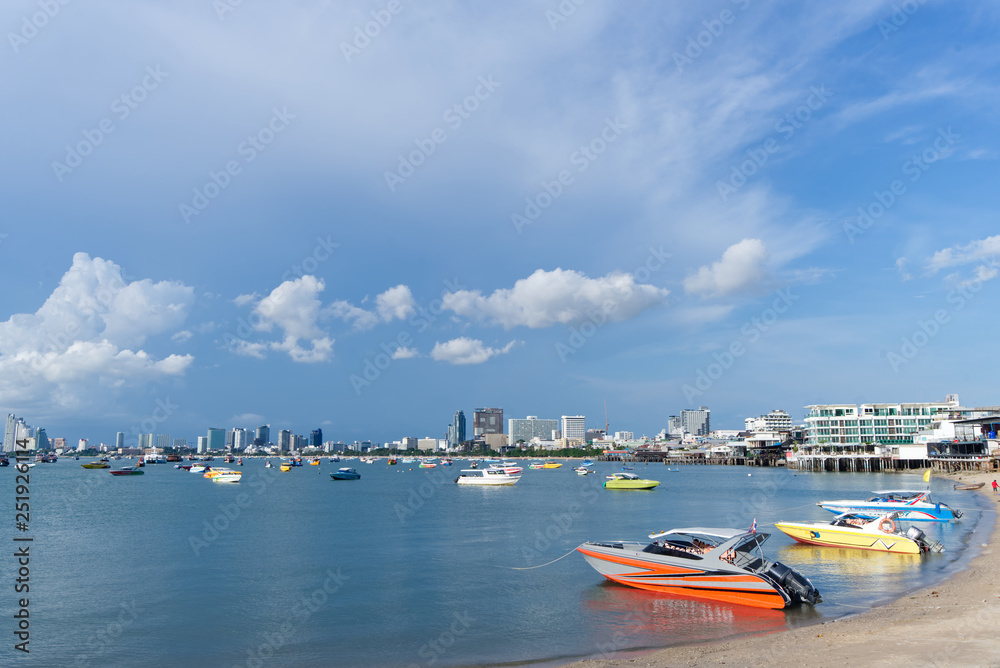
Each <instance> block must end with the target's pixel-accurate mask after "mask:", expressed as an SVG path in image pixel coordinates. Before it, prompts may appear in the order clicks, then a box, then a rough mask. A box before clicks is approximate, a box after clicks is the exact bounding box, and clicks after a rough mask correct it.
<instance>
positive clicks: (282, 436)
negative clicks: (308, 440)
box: [278, 429, 292, 452]
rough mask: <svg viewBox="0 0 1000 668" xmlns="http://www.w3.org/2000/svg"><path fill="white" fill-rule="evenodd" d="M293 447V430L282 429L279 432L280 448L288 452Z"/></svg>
mask: <svg viewBox="0 0 1000 668" xmlns="http://www.w3.org/2000/svg"><path fill="white" fill-rule="evenodd" d="M291 449H292V432H290V431H288V430H287V429H282V430H281V431H279V432H278V450H280V451H281V452H288V451H289V450H291Z"/></svg>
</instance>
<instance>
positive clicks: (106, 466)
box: [80, 462, 111, 469]
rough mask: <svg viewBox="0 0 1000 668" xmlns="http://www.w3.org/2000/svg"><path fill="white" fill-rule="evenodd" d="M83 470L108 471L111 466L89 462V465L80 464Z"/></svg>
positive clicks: (105, 463)
mask: <svg viewBox="0 0 1000 668" xmlns="http://www.w3.org/2000/svg"><path fill="white" fill-rule="evenodd" d="M80 466H82V467H83V468H85V469H109V468H111V465H110V464H108V463H107V462H90V463H89V464H80Z"/></svg>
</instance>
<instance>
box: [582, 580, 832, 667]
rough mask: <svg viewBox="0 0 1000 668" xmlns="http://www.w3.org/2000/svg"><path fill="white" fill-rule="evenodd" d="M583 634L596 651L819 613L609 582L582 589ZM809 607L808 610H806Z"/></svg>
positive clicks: (730, 632)
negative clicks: (683, 595)
mask: <svg viewBox="0 0 1000 668" xmlns="http://www.w3.org/2000/svg"><path fill="white" fill-rule="evenodd" d="M580 599H581V605H582V608H583V611H584V613H585V614H584V615H583V617H584V619H585V620H586V623H587V624H588V625H589V627H590V628H589V632H588V638H589V639H590V641H591V643H592V644H593V649H594V650H595V652H596V653H599V654H608V653H610V652H613V651H623V650H628V649H639V648H645V647H662V646H666V645H672V644H677V643H690V642H700V641H708V640H718V639H721V638H727V637H732V636H738V635H744V634H758V633H770V632H774V631H780V630H782V629H785V628H786V627H787V626H789V622H790V619H789V613H791V614H792V615H793V617H794V618H795V621H794V625H798V624H800V623H803V620H804V618H803V614H805V615H806V617H808V616H809V615H810V614H811V615H812V616H813V617H815V618H818V613H815V612H813V611H812V606H803V607H802V608H801V609H798V608H795V609H791V610H789V611H788V612H786V611H784V610H767V609H763V608H752V607H748V606H742V605H733V604H729V603H723V602H717V601H706V600H700V599H689V598H684V597H681V596H675V595H671V594H666V593H662V592H651V591H645V590H642V589H635V588H633V587H626V586H623V585H619V584H615V583H613V582H605V583H602V584H600V585H595V586H593V587H588V588H586V589H584V590H583V591H582V592H581V597H580ZM807 609H808V611H807Z"/></svg>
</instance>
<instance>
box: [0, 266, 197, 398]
mask: <svg viewBox="0 0 1000 668" xmlns="http://www.w3.org/2000/svg"><path fill="white" fill-rule="evenodd" d="M193 301H194V291H193V289H192V288H191V287H189V286H186V285H183V284H181V283H178V282H174V281H161V282H159V283H153V282H152V281H150V280H148V279H145V280H139V281H132V282H129V281H128V280H126V279H125V278H123V276H122V271H121V268H120V267H119V266H118V265H116V264H115V263H113V262H110V261H108V260H104V259H101V258H91V257H90V256H89V255H87V254H86V253H77V254H75V255H74V256H73V264H72V266H71V267H70V269H69V270H68V271H67V272H66V273H65V274H64V275H63V277H62V279H60V281H59V285H58V286H57V287H56V289H55V290H54V291H53V292H52V294H51V295H50V296H49V298H48V299H47V300H46V301H45V303H44V304H42V306H41V307H40V308H39V309H38V310H37V311H36V312H35V313H33V314H26V313H19V314H15V315H13V316H11V318H10V319H9V320H7V321H6V322H0V402H2V403H5V404H7V405H12V406H13V405H17V406H29V405H42V404H45V405H47V406H49V407H53V408H58V409H59V410H61V411H64V412H71V411H74V410H83V409H85V408H87V407H91V408H93V407H94V406H96V405H97V404H99V403H100V401H101V398H102V393H101V392H100V391H95V390H99V389H107V388H111V389H116V388H125V387H131V386H136V385H138V384H141V383H146V382H149V381H156V380H162V379H164V378H168V377H172V376H179V375H182V374H183V373H184V372H185V370H186V369H187V368H188V366H190V364H191V362H192V361H193V360H194V358H193V357H192V356H191V355H168V356H167V357H166V358H164V359H161V360H157V359H156V358H155V357H153V356H152V355H150V354H149V353H147V352H146V351H144V350H133V348H136V347H138V346H140V345H142V344H143V343H144V342H145V341H146V339H147V338H149V337H150V336H154V335H158V334H163V333H166V332H170V331H171V330H173V329H176V328H177V327H179V326H180V325H181V324H182V323H183V321H184V319H185V318H186V317H187V313H188V310H189V309H190V307H191V305H192V303H193ZM174 337H175V339H176V338H180V339H183V338H184V335H183V332H177V333H175V334H174Z"/></svg>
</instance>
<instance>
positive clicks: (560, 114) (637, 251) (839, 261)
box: [0, 0, 1000, 443]
mask: <svg viewBox="0 0 1000 668" xmlns="http://www.w3.org/2000/svg"><path fill="white" fill-rule="evenodd" d="M74 6H75V5H74ZM394 7H396V5H394ZM567 7H569V8H571V9H572V10H573V11H572V12H569V13H567V11H566V8H567ZM901 7H902V5H899V3H897V2H894V1H893V0H886V1H874V2H860V1H849V2H845V3H837V4H835V5H833V4H822V3H807V4H804V5H768V4H763V3H751V2H749V0H713V1H712V2H709V3H697V4H694V3H687V4H685V3H668V4H662V3H661V4H656V3H645V4H640V5H620V4H617V3H608V2H603V1H602V0H590V1H588V2H587V3H584V4H576V3H569V4H566V3H564V4H563V5H558V4H557V3H553V4H552V5H551V6H549V5H538V4H537V3H533V2H523V1H515V2H512V3H504V4H503V5H501V6H483V7H475V8H464V7H461V6H458V5H453V4H448V3H438V2H434V1H433V0H431V1H429V2H421V3H409V2H403V3H400V4H399V5H398V8H399V9H400V11H399V12H398V13H396V14H391V17H392V18H391V21H390V22H388V23H386V22H385V21H383V22H382V23H379V22H378V21H376V19H375V18H373V12H374V16H383V14H379V13H378V12H379V11H380V8H379V7H376V6H374V5H373V6H370V7H369V6H360V5H351V4H346V3H333V4H329V5H327V4H321V5H316V6H311V5H310V6H298V5H296V6H288V7H283V6H256V5H253V4H252V3H243V4H241V5H239V6H236V5H233V6H232V7H230V9H232V10H233V11H231V12H224V13H222V14H219V13H217V11H215V10H213V9H212V7H210V6H208V5H205V6H198V7H195V6H193V5H191V6H188V5H178V6H165V7H161V6H155V7H154V6H153V5H148V4H147V3H144V2H140V3H135V4H130V5H128V6H125V7H119V6H118V5H111V4H109V3H105V2H97V3H91V4H88V6H87V8H78V9H71V8H66V9H65V11H63V10H60V11H59V13H58V14H56V15H54V16H51V17H50V16H49V15H47V14H45V13H44V12H42V13H39V12H41V10H40V9H39V8H38V6H36V5H21V4H17V3H15V4H11V5H5V6H4V8H3V9H2V10H0V15H2V20H3V22H4V25H7V26H8V31H7V34H8V40H7V47H6V48H7V49H8V50H7V52H6V57H7V58H8V59H9V61H8V67H6V68H4V70H3V71H4V74H3V80H4V83H5V84H7V86H6V89H7V90H8V91H10V94H9V96H8V98H9V104H7V105H5V106H4V107H3V108H2V109H0V119H2V120H3V122H4V126H5V127H8V128H16V129H17V132H16V136H12V138H11V140H10V141H9V142H8V145H7V147H6V148H7V150H6V151H5V154H4V159H3V160H2V162H0V169H2V175H3V178H4V183H5V216H4V219H3V221H2V222H0V272H2V276H3V284H4V287H5V290H4V291H3V292H2V294H0V411H6V412H7V413H14V414H16V415H18V416H25V417H26V419H27V420H28V421H29V422H30V423H31V424H37V425H43V426H44V427H45V428H46V430H47V433H48V434H49V437H50V438H52V437H54V436H61V437H65V438H66V439H67V441H68V442H69V443H76V442H77V440H78V439H79V438H89V439H90V442H92V443H94V442H101V441H104V442H108V443H111V442H114V439H115V434H116V432H118V431H123V432H125V433H126V434H132V433H133V432H134V431H143V432H148V431H151V430H146V429H143V428H142V425H144V424H150V423H152V424H154V425H163V426H164V428H165V429H166V425H170V427H169V431H170V432H171V433H179V434H185V435H186V438H188V439H189V443H193V442H196V441H192V440H191V439H192V438H193V437H195V436H197V435H200V434H205V433H206V430H207V428H208V427H210V426H216V427H220V428H223V427H225V428H227V429H228V428H229V427H230V426H242V427H246V428H250V429H252V428H255V427H256V426H259V425H260V424H265V423H270V424H272V425H274V426H275V428H276V432H275V433H277V430H278V429H281V428H291V427H295V428H302V429H305V436H307V437H308V436H309V433H310V430H312V429H322V431H323V433H324V434H327V435H330V436H331V437H333V438H336V439H338V440H343V441H345V442H351V441H355V440H359V441H360V440H374V441H378V442H386V441H389V440H393V439H396V438H400V437H402V435H407V434H412V435H415V436H424V435H431V436H433V437H435V438H441V437H442V435H443V434H444V432H445V430H446V429H447V426H448V424H449V422H450V421H451V420H452V419H453V414H454V412H455V411H456V410H457V408H458V407H462V410H464V411H465V412H466V415H467V416H468V418H469V426H468V430H469V432H470V433H471V432H472V429H473V426H472V422H473V419H474V418H473V416H474V409H475V408H477V407H483V406H500V407H503V409H504V411H505V414H506V415H507V416H527V415H536V416H556V417H558V416H561V415H587V416H593V418H592V421H593V424H591V425H588V426H590V427H603V426H604V423H605V417H604V416H605V406H606V407H607V421H608V422H609V423H610V425H611V431H612V432H613V431H616V430H628V431H632V432H635V433H636V434H643V433H645V434H647V435H653V434H655V433H657V432H659V431H660V430H662V429H664V428H666V427H667V426H668V418H669V417H670V416H671V415H679V414H680V411H681V410H684V409H696V408H697V407H698V406H702V405H704V406H709V407H711V412H712V415H711V421H712V425H713V426H715V425H718V426H719V427H723V428H725V427H730V428H737V429H738V428H739V427H740V425H741V424H743V420H744V419H745V418H747V417H749V416H757V415H762V414H765V413H767V411H769V410H772V409H773V408H774V407H775V406H780V407H783V408H784V409H785V410H787V411H788V412H789V414H790V415H791V416H792V418H793V420H794V421H796V422H799V421H801V420H802V418H803V413H804V407H806V406H810V405H816V404H822V403H825V402H832V401H847V402H855V403H864V402H869V401H897V400H898V401H911V402H932V401H940V400H941V399H942V398H943V396H944V393H945V391H947V392H957V393H959V394H960V395H961V396H962V398H963V400H964V401H965V403H967V404H968V405H973V406H974V405H989V404H993V403H996V401H995V399H994V398H993V389H992V387H991V386H990V385H989V379H990V378H991V377H992V375H994V374H991V373H990V372H989V369H990V368H992V367H993V365H994V364H995V362H990V361H989V357H988V356H984V355H983V354H982V352H983V351H986V350H989V349H991V348H990V346H991V345H992V344H993V341H992V338H991V331H990V328H989V327H984V326H982V323H983V321H984V319H985V320H986V321H987V322H989V315H990V313H991V309H990V305H991V304H993V303H995V301H996V294H997V293H996V290H997V285H998V283H1000V282H998V281H997V280H995V279H996V278H997V277H998V276H1000V235H998V234H997V232H996V224H995V220H994V218H995V211H996V209H997V199H998V198H1000V194H998V193H997V189H996V188H995V187H994V181H995V178H994V173H995V171H996V164H997V160H998V158H1000V148H998V147H997V137H998V136H1000V133H998V132H997V129H998V128H997V126H998V121H997V119H996V118H995V114H994V112H993V109H995V108H996V104H995V98H996V97H997V87H996V85H995V79H996V77H995V74H994V71H995V63H996V62H997V61H998V60H1000V55H998V54H997V52H996V50H995V49H994V48H993V42H994V39H993V37H992V35H993V34H995V32H996V28H997V27H998V23H1000V13H998V12H996V11H995V10H994V9H993V8H992V7H991V6H990V5H987V4H985V3H972V4H965V3H963V4H959V5H941V4H939V3H923V4H921V3H914V4H912V5H906V6H905V7H903V8H902V9H901ZM911 10H912V11H911ZM385 11H388V10H385ZM37 16H41V17H43V18H42V19H41V20H40V21H41V22H42V25H36V24H35V23H33V21H34V18H33V17H37ZM372 21H376V22H375V23H374V24H373V23H372ZM383 24H384V25H383ZM122 26H128V29H127V30H126V29H123V28H122ZM370 26H375V28H371V29H369V28H370ZM991 26H992V28H991ZM366 30H367V31H368V32H370V33H371V32H374V33H375V34H374V35H367V39H365V40H360V42H362V44H360V45H359V43H358V41H359V38H358V35H359V34H360V35H362V36H366V33H365V31H366ZM291 36H294V38H293V37H291ZM513 36H516V38H514V37H513ZM430 42H433V43H434V44H435V45H436V46H435V48H433V49H429V48H427V44H428V43H430ZM95 43H97V44H102V45H104V46H103V48H101V49H93V48H91V47H92V45H93V44H95ZM973 359H975V360H976V361H977V362H978V364H979V365H980V366H985V369H984V371H985V373H978V374H969V373H968V371H967V366H968V364H969V362H971V361H972V360H973ZM944 388H947V389H946V390H945V389H944ZM473 400H474V401H476V402H477V403H476V404H473V403H471V402H472V401H473ZM298 425H301V427H298ZM153 431H155V430H153Z"/></svg>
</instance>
